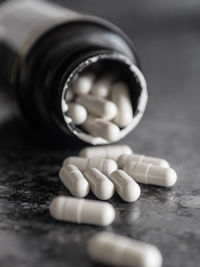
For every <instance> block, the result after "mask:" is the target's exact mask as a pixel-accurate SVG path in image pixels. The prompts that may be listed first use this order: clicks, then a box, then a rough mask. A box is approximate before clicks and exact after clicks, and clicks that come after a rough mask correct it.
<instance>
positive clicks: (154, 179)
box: [124, 161, 177, 187]
mask: <svg viewBox="0 0 200 267" xmlns="http://www.w3.org/2000/svg"><path fill="white" fill-rule="evenodd" d="M124 170H125V171H126V172H127V173H128V174H129V175H130V176H131V177H133V179H134V180H135V181H136V182H138V183H144V184H153V185H160V186H167V187H168V186H172V185H174V184H175V183H176V180H177V174H176V172H175V171H174V170H173V169H171V168H164V167H159V166H155V165H152V164H145V163H137V162H134V161H131V162H127V164H126V165H125V166H124Z"/></svg>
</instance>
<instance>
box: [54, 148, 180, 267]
mask: <svg viewBox="0 0 200 267" xmlns="http://www.w3.org/2000/svg"><path fill="white" fill-rule="evenodd" d="M59 176H60V179H61V181H62V182H63V184H64V185H65V186H66V188H67V189H68V190H69V191H70V192H71V194H72V195H73V196H75V198H73V197H65V196H60V197H56V198H54V199H53V201H52V202H51V204H50V214H51V215H52V217H53V218H55V219H57V220H63V221H68V222H75V223H87V224H93V225H99V226H107V225H109V224H111V223H112V222H113V221H114V219H115V210H114V208H113V206H112V205H111V204H110V203H108V202H103V201H97V200H89V199H83V198H84V197H85V196H87V194H88V193H89V191H90V190H91V191H92V193H93V194H94V195H95V196H96V197H97V198H98V199H100V200H108V199H110V198H111V197H112V196H113V194H114V191H116V192H117V193H118V195H119V196H120V197H121V198H122V199H123V200H124V201H126V202H134V201H136V200H137V199H138V198H139V196H140V192H141V190H140V186H139V185H138V183H144V184H153V185H158V186H165V187H170V186H172V185H174V184H175V183H176V180H177V175H176V172H175V171H174V170H173V169H172V168H170V165H169V163H168V162H167V161H166V160H164V159H160V158H155V157H147V156H144V155H139V154H135V153H133V151H132V149H131V148H130V147H128V146H126V145H115V146H113V145H110V146H101V147H87V148H85V149H83V150H81V151H80V153H79V157H68V158H66V159H65V160H64V162H63V166H62V168H61V169H60V172H59ZM88 253H89V255H90V257H91V258H92V259H94V260H96V261H98V262H101V263H107V264H111V265H114V266H137V267H160V266H161V265H162V256H161V253H160V251H159V250H158V249H157V248H156V247H155V246H153V245H150V244H144V243H142V242H139V241H134V240H131V239H129V238H126V237H121V236H118V235H114V234H111V233H106V232H102V233H98V234H97V235H95V236H94V237H92V238H91V239H90V240H89V242H88ZM110 255H113V256H112V257H110Z"/></svg>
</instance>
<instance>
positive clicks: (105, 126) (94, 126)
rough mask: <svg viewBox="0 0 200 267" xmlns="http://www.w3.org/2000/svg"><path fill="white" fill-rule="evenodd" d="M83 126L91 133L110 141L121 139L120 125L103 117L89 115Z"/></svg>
mask: <svg viewBox="0 0 200 267" xmlns="http://www.w3.org/2000/svg"><path fill="white" fill-rule="evenodd" d="M82 127H83V129H84V130H86V131H87V132H88V133H90V134H91V135H93V136H97V137H101V138H103V139H105V140H107V141H108V142H117V141H118V140H119V139H120V129H119V127H118V126H117V125H116V124H114V123H112V122H109V121H105V120H103V119H98V118H95V117H93V116H88V117H87V119H86V121H85V122H84V123H83V124H82Z"/></svg>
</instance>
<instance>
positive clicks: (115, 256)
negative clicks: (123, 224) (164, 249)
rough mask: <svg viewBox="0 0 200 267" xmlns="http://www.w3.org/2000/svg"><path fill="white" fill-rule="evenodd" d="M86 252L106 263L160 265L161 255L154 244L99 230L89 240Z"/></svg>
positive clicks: (131, 266)
mask: <svg viewBox="0 0 200 267" xmlns="http://www.w3.org/2000/svg"><path fill="white" fill-rule="evenodd" d="M88 254H89V256H90V257H91V258H92V259H93V260H95V261H97V262H99V263H103V264H106V265H113V266H120V267H121V266H124V267H161V266H162V255H161V253H160V251H159V249H158V248H157V247H155V246H154V245H151V244H148V243H144V242H140V241H136V240H133V239H130V238H128V237H125V236H120V235H116V234H113V233H108V232H100V233H98V234H96V235H94V236H93V237H92V238H91V239H90V240H89V242H88Z"/></svg>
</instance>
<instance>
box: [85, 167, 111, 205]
mask: <svg viewBox="0 0 200 267" xmlns="http://www.w3.org/2000/svg"><path fill="white" fill-rule="evenodd" d="M84 176H85V178H86V179H87V181H88V183H89V185H90V188H91V190H92V193H93V194H94V195H95V196H96V197H97V198H99V199H102V200H107V199H110V198H111V197H112V196H113V194H114V189H115V188H114V185H113V183H112V182H111V181H110V180H109V179H108V177H107V176H105V175H104V174H103V173H102V172H101V171H100V170H98V169H96V168H91V169H87V170H86V171H85V172H84Z"/></svg>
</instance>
